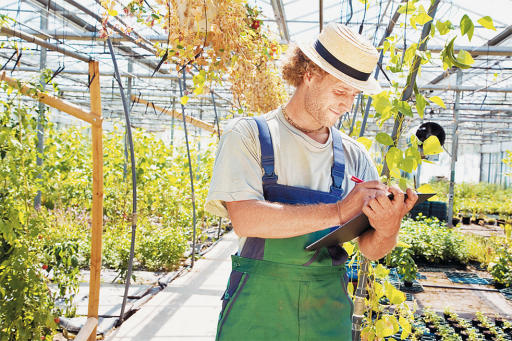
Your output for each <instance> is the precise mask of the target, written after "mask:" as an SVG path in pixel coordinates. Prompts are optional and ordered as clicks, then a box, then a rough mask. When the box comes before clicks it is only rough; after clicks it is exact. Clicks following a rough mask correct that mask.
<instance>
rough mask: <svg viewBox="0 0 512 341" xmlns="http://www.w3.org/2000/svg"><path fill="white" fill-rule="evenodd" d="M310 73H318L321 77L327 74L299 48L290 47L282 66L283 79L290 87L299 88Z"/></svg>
mask: <svg viewBox="0 0 512 341" xmlns="http://www.w3.org/2000/svg"><path fill="white" fill-rule="evenodd" d="M308 71H311V72H317V73H319V74H320V75H324V74H326V73H327V72H325V71H324V70H322V69H321V68H320V67H319V66H318V65H316V64H315V63H314V62H312V61H311V59H309V58H308V57H307V56H306V55H305V54H304V52H302V50H301V49H300V48H299V47H298V46H296V45H293V46H290V48H289V49H288V52H287V53H286V56H285V58H284V60H283V63H282V65H281V73H282V75H283V79H284V80H285V81H286V83H288V84H289V85H291V86H294V87H298V86H299V85H301V84H302V81H303V79H304V74H305V73H306V72H308Z"/></svg>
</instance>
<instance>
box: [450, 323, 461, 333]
mask: <svg viewBox="0 0 512 341" xmlns="http://www.w3.org/2000/svg"><path fill="white" fill-rule="evenodd" d="M452 327H453V329H455V332H456V333H460V332H461V331H462V330H463V329H464V327H463V326H461V325H460V324H458V323H456V324H454V325H453V326H452Z"/></svg>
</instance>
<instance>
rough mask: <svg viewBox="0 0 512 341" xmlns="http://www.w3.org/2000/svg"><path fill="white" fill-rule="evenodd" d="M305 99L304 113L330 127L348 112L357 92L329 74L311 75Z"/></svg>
mask: <svg viewBox="0 0 512 341" xmlns="http://www.w3.org/2000/svg"><path fill="white" fill-rule="evenodd" d="M308 90H309V91H307V93H306V97H305V109H306V111H307V112H308V113H309V114H310V115H311V116H312V117H313V118H315V119H316V121H318V122H319V123H321V124H322V125H323V126H324V127H332V126H333V125H334V124H335V123H336V122H337V121H338V119H339V118H340V117H341V115H343V114H344V113H346V112H348V111H350V109H351V108H352V103H353V102H354V98H355V97H356V96H357V95H358V94H359V92H360V91H359V90H357V89H356V88H354V87H352V86H350V85H348V84H347V83H344V82H342V81H340V80H339V79H337V78H335V77H334V76H331V75H330V74H325V75H319V74H318V73H313V74H312V76H311V80H310V82H309V89H308Z"/></svg>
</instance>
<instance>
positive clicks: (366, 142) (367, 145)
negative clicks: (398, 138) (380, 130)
mask: <svg viewBox="0 0 512 341" xmlns="http://www.w3.org/2000/svg"><path fill="white" fill-rule="evenodd" d="M357 142H359V143H361V144H362V145H363V146H364V147H365V148H366V150H370V147H371V146H372V143H373V141H372V140H370V139H369V138H367V137H364V136H361V137H360V138H358V139H357Z"/></svg>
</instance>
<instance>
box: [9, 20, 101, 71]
mask: <svg viewBox="0 0 512 341" xmlns="http://www.w3.org/2000/svg"><path fill="white" fill-rule="evenodd" d="M0 32H2V33H3V34H5V35H8V36H11V37H17V38H21V39H23V40H26V41H28V42H29V43H34V44H36V45H39V46H42V47H46V48H47V49H50V50H53V51H57V52H59V53H62V54H63V55H65V56H68V57H72V58H75V59H78V60H81V61H83V62H86V63H88V62H89V61H91V60H92V58H91V57H89V56H86V55H83V54H80V53H76V52H74V51H71V50H68V49H66V48H63V47H62V46H59V45H55V44H51V43H49V42H47V41H46V40H43V39H40V38H37V37H35V36H33V35H31V34H28V33H25V32H22V31H20V30H16V29H12V28H9V27H7V26H2V27H0Z"/></svg>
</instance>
